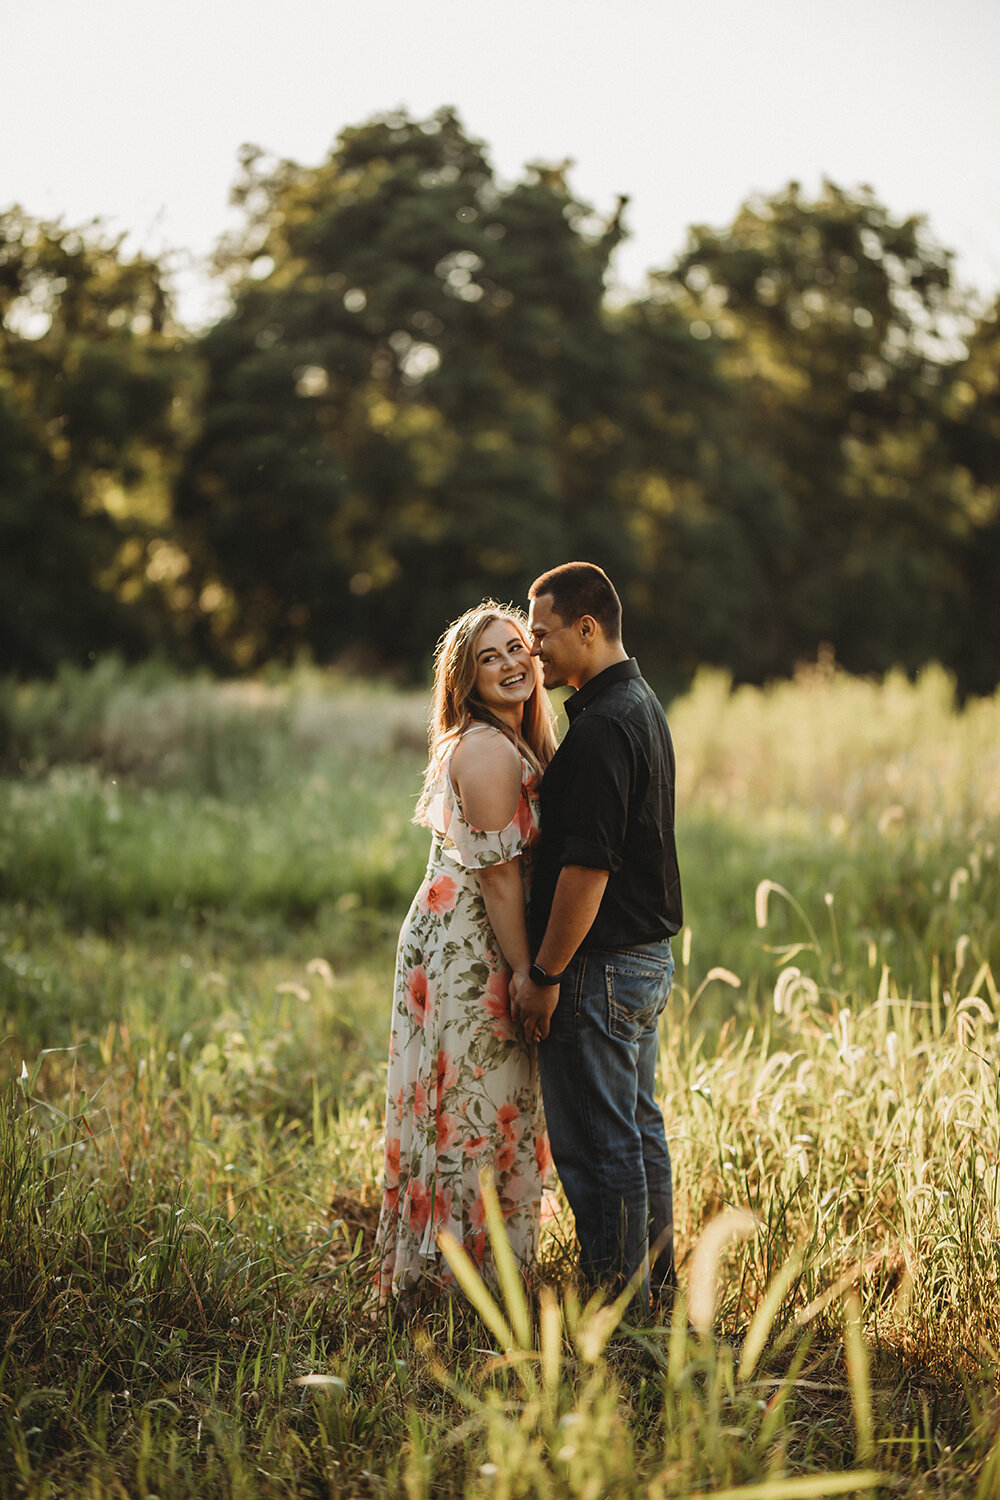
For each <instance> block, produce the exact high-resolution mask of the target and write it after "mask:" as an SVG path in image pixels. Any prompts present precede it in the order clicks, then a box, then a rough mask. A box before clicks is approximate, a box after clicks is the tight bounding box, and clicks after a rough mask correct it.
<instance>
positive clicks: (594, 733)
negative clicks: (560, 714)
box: [562, 715, 632, 873]
mask: <svg viewBox="0 0 1000 1500" xmlns="http://www.w3.org/2000/svg"><path fill="white" fill-rule="evenodd" d="M573 752H574V753H573V760H572V765H571V767H570V774H569V776H568V778H567V782H566V796H565V808H566V813H565V817H566V836H565V838H564V840H563V846H562V864H564V865H585V866H586V867H587V868H589V869H594V870H609V871H611V872H612V873H614V871H615V870H618V869H620V868H621V863H622V848H623V845H624V841H625V829H626V826H627V822H628V805H629V790H630V786H631V781H632V764H631V762H632V757H631V746H630V743H629V740H628V736H627V735H626V734H625V731H624V730H623V729H622V728H621V727H620V726H619V725H618V724H616V723H614V722H613V721H612V720H611V719H606V718H603V717H598V716H597V715H595V716H594V718H592V719H591V718H584V719H581V720H580V722H579V724H577V725H575V726H574V742H573Z"/></svg>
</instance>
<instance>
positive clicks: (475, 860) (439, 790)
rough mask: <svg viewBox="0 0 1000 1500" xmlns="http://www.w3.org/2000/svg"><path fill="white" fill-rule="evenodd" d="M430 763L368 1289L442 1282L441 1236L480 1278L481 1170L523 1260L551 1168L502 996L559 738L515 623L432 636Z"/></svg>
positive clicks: (533, 1067)
mask: <svg viewBox="0 0 1000 1500" xmlns="http://www.w3.org/2000/svg"><path fill="white" fill-rule="evenodd" d="M435 663H436V666H435V674H434V696H433V700H432V703H431V712H430V721H429V734H428V739H429V745H430V757H429V761H428V765H427V771H426V773H425V776H424V787H423V792H422V793H421V796H420V799H419V801H418V803H417V811H416V814H415V818H414V821H415V822H418V823H422V824H423V825H424V826H425V827H428V828H430V829H431V831H432V834H433V838H432V842H431V853H430V861H429V863H428V866H427V873H426V875H425V877H424V881H423V884H422V885H421V887H420V889H419V891H418V892H417V895H416V897H415V899H414V902H413V905H412V906H411V908H410V911H409V915H408V916H407V918H406V921H405V922H404V924H403V930H402V932H401V933H400V937H399V949H398V954H397V960H396V981H395V990H394V997H393V1010H392V1037H391V1041H390V1045H389V1082H388V1089H387V1093H386V1143H385V1196H384V1198H383V1202H382V1213H381V1217H380V1220H379V1228H378V1237H377V1240H376V1257H377V1262H378V1297H379V1302H380V1303H381V1304H383V1305H384V1304H385V1303H386V1302H388V1301H390V1300H392V1299H394V1298H395V1299H399V1298H402V1299H405V1300H407V1301H412V1300H413V1299H414V1298H415V1297H417V1296H423V1295H425V1294H433V1293H434V1292H437V1291H439V1290H440V1289H441V1288H442V1287H446V1286H449V1285H451V1284H452V1277H451V1273H450V1271H449V1269H448V1265H447V1262H446V1261H445V1259H444V1257H443V1256H442V1255H441V1253H440V1251H439V1249H438V1246H437V1235H438V1233H439V1232H440V1231H441V1230H442V1229H447V1230H450V1232H451V1233H452V1234H453V1235H454V1236H455V1238H456V1239H457V1240H458V1241H459V1242H460V1243H461V1244H463V1245H464V1246H465V1249H466V1250H467V1251H468V1252H469V1254H470V1255H471V1256H472V1257H473V1259H474V1260H475V1261H476V1262H477V1263H478V1264H479V1265H480V1266H481V1267H484V1268H485V1269H486V1270H487V1273H488V1272H489V1264H488V1262H489V1245H488V1240H487V1235H486V1225H485V1217H484V1211H483V1201H482V1193H481V1190H480V1182H479V1174H480V1173H481V1172H482V1171H484V1170H486V1171H487V1172H489V1173H491V1174H492V1177H493V1181H494V1183H495V1186H496V1189H497V1193H498V1195H499V1198H500V1204H501V1207H502V1210H503V1213H504V1218H505V1220H506V1227H507V1233H508V1235H509V1237H510V1241H511V1244H512V1246H513V1249H514V1253H515V1255H516V1256H517V1259H518V1261H519V1263H520V1265H521V1266H522V1268H523V1269H524V1270H525V1271H528V1270H529V1269H530V1267H531V1264H532V1262H533V1260H534V1258H535V1253H536V1250H537V1246H538V1225H539V1207H540V1200H541V1195H542V1180H543V1176H544V1174H545V1172H546V1170H547V1168H548V1166H549V1163H550V1161H551V1158H550V1156H549V1147H548V1140H547V1138H546V1136H545V1125H544V1119H543V1115H542V1103H541V1092H540V1089H539V1084H538V1073H537V1064H536V1059H535V1056H534V1053H533V1051H532V1050H530V1049H529V1048H528V1047H527V1046H526V1045H525V1043H524V1041H523V1040H522V1039H521V1038H520V1037H519V1036H517V1035H515V1033H514V1028H513V1026H512V1024H511V1021H510V1013H509V1008H508V999H507V986H508V982H509V980H510V975H511V972H512V971H513V972H515V973H517V974H524V973H526V972H527V969H528V964H529V962H530V954H529V951H528V937H527V931H526V928H525V918H524V903H525V887H526V878H527V876H528V873H529V865H530V851H531V846H532V843H533V842H534V841H535V839H536V838H537V829H538V810H537V791H536V788H537V782H538V778H539V775H540V773H541V772H542V771H543V770H544V768H545V766H546V765H547V763H548V761H549V759H550V757H551V755H552V753H553V751H554V750H555V746H556V739H555V729H554V725H553V718H552V711H551V709H550V707H549V703H548V699H547V697H546V695H545V692H544V690H543V688H542V683H541V674H540V672H539V670H538V664H537V662H536V660H535V658H534V657H533V656H532V655H531V651H530V647H529V645H528V640H527V636H526V633H525V625H524V621H523V618H522V617H521V616H520V615H519V614H518V613H517V612H516V611H513V610H512V609H509V608H507V609H505V608H503V607H502V606H500V605H498V604H494V603H492V602H487V603H484V604H481V605H480V606H478V608H476V609H471V610H469V611H467V613H466V614H464V615H463V616H462V617H461V619H459V620H456V621H455V623H454V624H453V625H452V626H451V627H450V629H449V630H448V631H447V632H446V633H445V635H444V636H443V637H442V639H441V641H440V643H439V645H438V649H437V654H436V657H435Z"/></svg>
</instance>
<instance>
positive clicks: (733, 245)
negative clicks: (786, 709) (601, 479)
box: [660, 183, 970, 675]
mask: <svg viewBox="0 0 1000 1500" xmlns="http://www.w3.org/2000/svg"><path fill="white" fill-rule="evenodd" d="M660 291H661V295H663V296H665V297H666V298H667V299H668V300H673V302H674V303H675V304H676V305H677V306H679V307H682V308H685V309H687V310H688V312H689V315H690V316H693V317H695V318H696V319H697V320H698V322H699V324H700V327H699V331H700V332H701V333H702V334H703V336H704V337H706V338H711V339H713V340H718V341H719V343H720V344H721V346H722V347H723V348H724V350H725V356H724V364H723V368H724V370H725V372H726V374H727V375H728V377H729V379H730V380H731V381H732V382H733V385H734V387H735V388H736V389H737V390H738V392H739V397H740V404H741V407H742V411H743V421H742V432H743V435H744V441H745V444H746V453H747V456H748V458H750V459H752V460H753V461H754V464H755V467H756V473H757V476H758V482H757V484H756V485H751V487H750V489H749V491H748V492H746V493H747V494H749V496H750V498H751V500H752V501H753V503H752V504H751V505H750V507H749V508H747V507H746V506H745V505H743V503H742V502H740V504H739V505H737V506H736V507H735V509H734V508H733V507H729V512H730V513H729V515H728V516H727V520H728V521H729V522H730V523H731V524H732V525H733V526H734V527H735V528H736V533H737V536H738V538H739V540H738V542H737V543H736V544H735V545H736V549H737V550H738V551H739V552H740V553H741V554H743V555H744V556H756V558H757V561H758V564H759V567H758V582H757V585H756V588H757V592H758V595H759V597H760V598H761V599H766V600H767V601H768V612H769V615H770V628H769V631H768V632H767V635H768V650H767V659H766V661H762V662H761V663H760V669H761V675H766V673H771V674H781V673H785V672H788V671H790V670H791V669H792V668H793V667H794V665H795V663H796V660H797V659H801V658H808V657H812V656H814V655H815V653H816V650H817V648H818V646H819V645H820V643H822V642H824V641H826V642H832V643H833V644H834V645H835V647H836V650H837V654H838V656H839V657H840V659H841V660H842V661H843V662H844V664H845V665H846V666H848V667H849V668H850V669H852V670H855V671H872V670H875V671H878V670H884V669H885V668H888V667H889V666H892V665H896V664H898V665H903V666H904V667H907V668H909V669H911V670H912V669H915V668H916V667H918V666H919V665H921V664H922V663H923V662H925V661H927V660H928V659H930V658H932V657H939V658H943V659H944V660H945V661H948V662H950V663H957V661H958V660H959V658H960V656H961V630H960V625H959V622H960V617H961V602H962V598H963V594H964V590H965V586H966V579H965V574H964V560H965V545H966V539H967V536H968V529H969V523H970V517H969V513H968V509H967V506H966V504H965V500H964V496H963V494H962V491H961V488H960V487H956V486H955V484H954V482H953V477H954V476H953V471H952V466H951V464H950V462H949V457H948V454H947V451H946V448H945V446H944V445H943V444H942V441H941V424H942V417H943V412H944V409H945V406H946V403H947V398H948V391H949V389H950V386H951V383H952V382H953V380H954V378H955V362H954V349H955V347H956V345H957V339H958V335H959V334H960V333H961V332H962V331H963V328H964V327H965V325H966V324H967V322H968V316H967V309H966V308H965V306H964V304H963V303H962V302H961V300H960V299H959V297H958V295H957V293H956V292H955V290H954V288H953V286H952V282H951V272H950V257H949V255H948V254H947V252H945V251H942V250H940V249H938V247H936V246H935V245H933V244H932V243H931V242H930V240H929V239H928V237H927V235H926V233H925V230H924V228H923V225H922V221H921V220H920V219H918V218H911V219H907V220H905V221H902V222H897V221H896V220H894V219H893V218H892V217H891V216H890V215H889V213H888V212H887V211H886V210H885V209H884V208H883V207H882V206H881V205H880V204H879V203H878V202H877V201H876V199H875V198H874V196H873V194H872V193H871V192H870V191H868V190H867V189H865V190H861V191H860V192H858V193H856V194H853V195H852V194H849V193H846V192H844V191H843V190H841V189H840V188H838V187H836V186H834V185H833V184H832V183H827V184H825V186H824V188H823V190H822V192H821V194H820V195H819V197H818V198H817V199H816V200H815V201H812V202H810V201H808V200H806V199H804V197H803V196H802V194H801V192H800V190H799V188H798V187H797V186H796V185H795V184H792V185H791V186H790V187H789V188H788V189H787V190H786V191H785V192H784V193H782V194H779V195H777V196H776V197H774V198H771V199H767V200H761V199H753V200H751V201H750V202H748V203H747V204H746V205H745V206H744V207H743V208H742V209H741V211H740V213H739V214H738V215H737V217H736V220H735V222H734V223H733V225H732V226H731V227H730V228H729V229H727V230H724V231H721V232H714V231H711V230H708V229H705V228H697V229H694V230H693V231H692V233H691V240H690V245H689V248H688V250H687V251H686V253H685V254H684V255H683V256H682V257H681V259H680V261H679V262H678V264H677V265H676V266H675V267H674V268H673V269H671V270H670V271H668V272H665V273H663V275H662V276H661V277H660ZM754 496H756V500H755V501H754ZM755 533H756V534H755Z"/></svg>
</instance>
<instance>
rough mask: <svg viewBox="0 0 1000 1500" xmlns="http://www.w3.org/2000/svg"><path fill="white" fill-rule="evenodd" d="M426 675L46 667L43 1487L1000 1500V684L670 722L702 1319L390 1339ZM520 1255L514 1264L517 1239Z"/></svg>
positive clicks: (18, 900)
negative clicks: (421, 684)
mask: <svg viewBox="0 0 1000 1500" xmlns="http://www.w3.org/2000/svg"><path fill="white" fill-rule="evenodd" d="M424 713H425V701H424V698H423V696H422V695H421V694H415V693H403V692H400V691H398V690H395V689H392V688H390V687H388V686H384V687H380V686H364V685H359V684H358V683H356V682H352V681H350V680H347V679H338V678H335V677H330V676H327V675H323V674H320V673H318V672H315V671H309V670H302V671H298V672H293V673H289V674H285V675H281V676H278V675H275V676H273V677H267V676H265V677H262V678H261V679H259V680H256V681H253V682H242V683H229V684H219V683H215V682H212V681H210V680H209V679H207V678H205V679H186V680H185V679H180V678H178V677H176V676H173V675H171V674H170V673H169V672H167V671H166V670H165V669H162V668H158V667H154V666H150V667H147V668H143V669H132V670H125V669H123V668H122V667H121V666H120V665H118V664H117V663H115V662H114V661H106V662H103V663H99V664H98V665H97V667H96V668H95V669H94V670H93V671H91V672H90V673H87V674H77V673H73V672H66V673H64V674H63V675H62V676H60V678H59V679H58V680H57V681H56V682H54V683H50V684H37V685H33V686H32V685H28V686H23V685H22V686H20V687H18V686H15V685H14V684H12V683H0V1035H2V1036H3V1037H4V1053H5V1062H4V1072H3V1077H2V1087H3V1108H2V1111H0V1497H7V1496H11V1497H13V1496H17V1497H31V1500H35V1497H38V1500H41V1497H43V1496H51V1497H61V1496H76V1495H80V1496H93V1497H98V1496H121V1497H150V1500H151V1497H156V1500H188V1497H200V1496H205V1497H207V1496H227V1497H233V1500H236V1497H265V1496H266V1497H271V1496H274V1497H279V1496H280V1497H282V1500H298V1497H307V1496H308V1497H314V1496H331V1497H355V1496H357V1497H362V1496H371V1497H378V1496H397V1495H400V1496H406V1497H407V1500H432V1497H434V1500H437V1497H441V1500H446V1497H448V1500H450V1497H483V1500H486V1497H500V1500H516V1497H524V1500H529V1497H530V1500H535V1497H538V1500H543V1497H544V1500H549V1497H552V1500H563V1497H566V1500H570V1497H573V1500H602V1497H605V1496H614V1497H618V1496H621V1497H627V1500H632V1497H635V1500H639V1497H643V1500H646V1497H648V1500H661V1497H662V1500H670V1497H675V1496H676V1497H679V1496H699V1495H706V1496H707V1495H714V1496H728V1497H732V1500H736V1497H740V1500H811V1497H823V1496H828V1495H846V1494H883V1495H886V1496H889V1495H892V1496H900V1497H904V1500H916V1497H918V1496H921V1497H923V1496H927V1497H930V1496H935V1497H937V1496H941V1497H945V1496H949V1497H950V1496H954V1495H962V1496H966V1495H967V1496H970V1497H973V1496H975V1497H978V1500H988V1497H991V1496H993V1495H997V1494H1000V1391H998V1384H997V1367H998V1363H1000V1030H998V1017H1000V995H998V983H1000V866H998V858H997V854H998V847H1000V697H996V698H994V699H993V700H990V701H979V700H976V701H970V702H969V703H967V704H966V705H965V706H964V707H962V708H961V709H959V708H958V707H956V704H955V702H954V697H953V692H952V687H951V683H950V681H949V680H948V678H947V677H946V676H945V674H944V673H942V672H940V671H938V670H936V669H930V670H928V671H926V672H925V673H923V674H922V676H921V677H920V679H919V680H918V681H917V682H916V683H911V682H908V681H907V680H906V679H905V678H903V677H902V676H899V677H890V678H888V679H887V680H886V681H884V682H882V683H878V684H876V683H873V682H866V681H859V680H856V679H851V678H848V677H846V676H845V675H843V674H841V673H840V672H838V671H837V670H836V669H835V668H834V667H833V666H832V665H830V664H829V663H825V664H820V665H817V666H816V667H814V668H811V669H809V670H807V671H804V672H803V673H802V674H801V675H800V676H799V678H798V679H797V680H796V681H795V682H792V683H785V684H778V685H775V686H774V687H772V688H769V689H767V690H756V689H739V690H736V691H732V690H731V688H730V684H729V682H728V681H727V680H726V679H725V678H723V677H721V676H718V675H712V674H704V675H702V676H700V677H699V678H698V679H697V681H696V683H695V685H694V687H693V688H692V690H691V691H690V693H689V694H687V695H686V696H685V697H684V698H683V699H678V700H676V701H675V702H674V703H672V704H671V705H670V707H669V716H670V720H671V725H672V729H673V733H674V739H675V743H676V748H677V756H678V772H679V782H678V805H679V812H678V841H679V847H680V855H681V861H682V872H683V876H684V884H685V911H686V924H687V925H686V926H685V928H684V930H683V932H682V933H681V935H680V936H679V938H678V939H677V941H676V945H675V955H676V959H677V982H676V985H675V990H674V995H673V998H672V1001H671V1004H670V1007H669V1009H668V1012H667V1015H666V1016H665V1018H664V1021H663V1023H662V1026H661V1063H662V1068H661V1098H662V1104H663V1109H664V1113H665V1118H666V1121H667V1127H668V1136H669V1139H670V1143H671V1151H672V1155H673V1159H674V1167H675V1179H676V1217H677V1237H678V1245H679V1252H680V1254H681V1255H682V1257H683V1263H682V1265H681V1269H680V1280H681V1294H680V1297H679V1300H678V1303H677V1305H676V1307H675V1309H674V1314H673V1318H672V1320H671V1321H670V1322H669V1323H668V1324H666V1325H664V1326H648V1327H643V1326H637V1325H636V1324H635V1323H634V1322H632V1321H629V1320H628V1319H626V1320H625V1321H624V1322H620V1321H619V1315H620V1313H621V1309H620V1308H606V1307H603V1306H601V1305H599V1304H589V1305H586V1306H581V1305H580V1300H579V1297H578V1295H577V1293H576V1290H575V1288H574V1285H573V1277H572V1228H571V1224H570V1222H569V1221H568V1218H567V1215H566V1213H565V1210H564V1209H560V1210H559V1211H558V1212H557V1213H556V1214H555V1216H554V1217H553V1219H552V1221H551V1223H550V1224H549V1226H548V1229H547V1231H546V1237H545V1240H544V1242H543V1261H544V1285H543V1288H542V1291H541V1293H540V1295H539V1296H538V1298H537V1299H536V1300H535V1301H534V1302H533V1303H532V1304H531V1305H529V1304H528V1303H527V1302H526V1301H525V1299H524V1298H523V1295H522V1293H521V1291H520V1288H519V1286H518V1284H517V1283H516V1281H513V1280H511V1279H510V1278H505V1279H504V1281H503V1285H502V1286H501V1287H499V1288H498V1289H496V1291H495V1293H493V1294H491V1293H490V1292H488V1291H487V1290H486V1289H485V1288H484V1287H482V1285H481V1284H475V1283H474V1282H471V1281H470V1282H469V1285H468V1296H462V1297H456V1298H455V1299H454V1300H453V1301H451V1302H448V1303H445V1304H443V1305H442V1306H441V1307H439V1308H438V1309H437V1310H435V1311H433V1312H429V1313H427V1314H426V1315H425V1316H424V1317H423V1318H421V1319H419V1320H415V1321H412V1322H405V1321H401V1320H395V1321H394V1320H388V1321H382V1322H373V1321H372V1320H371V1318H370V1317H369V1315H368V1312H367V1309H366V1305H365V1304H366V1291H367V1279H366V1278H367V1256H368V1253H369V1250H370V1246H371V1240H372V1231H373V1227H374V1218H375V1216H376V1214H377V1206H378V1201H379V1193H380V1183H379V1177H380V1165H381V1164H380V1148H381V1138H380V1130H381V1112H382V1090H383V1088H384V1077H385V1071H384V1053H385V1046H386V1040H387V1031H388V1015H389V1002H390V991H391V975H392V960H393V952H394V946H395V937H396V931H397V929H398V925H399V922H400V920H401V918H402V916H403V914H404V912H405V910H406V908H407V906H408V904H409V901H410V899H411V896H412V893H413V891H414V890H415V889H416V886H417V884H418V882H419V880H420V876H421V873H422V870H423V866H424V862H425V858H426V835H425V834H424V833H423V832H422V831H421V830H420V829H417V828H414V827H413V826H412V825H411V824H410V822H409V818H410V813H411V811H412V807H413V803H414V800H415V797H416V793H417V790H418V787H419V780H420V772H421V769H422V765H423V747H424ZM499 1248H500V1249H501V1250H502V1244H500V1247H499Z"/></svg>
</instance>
